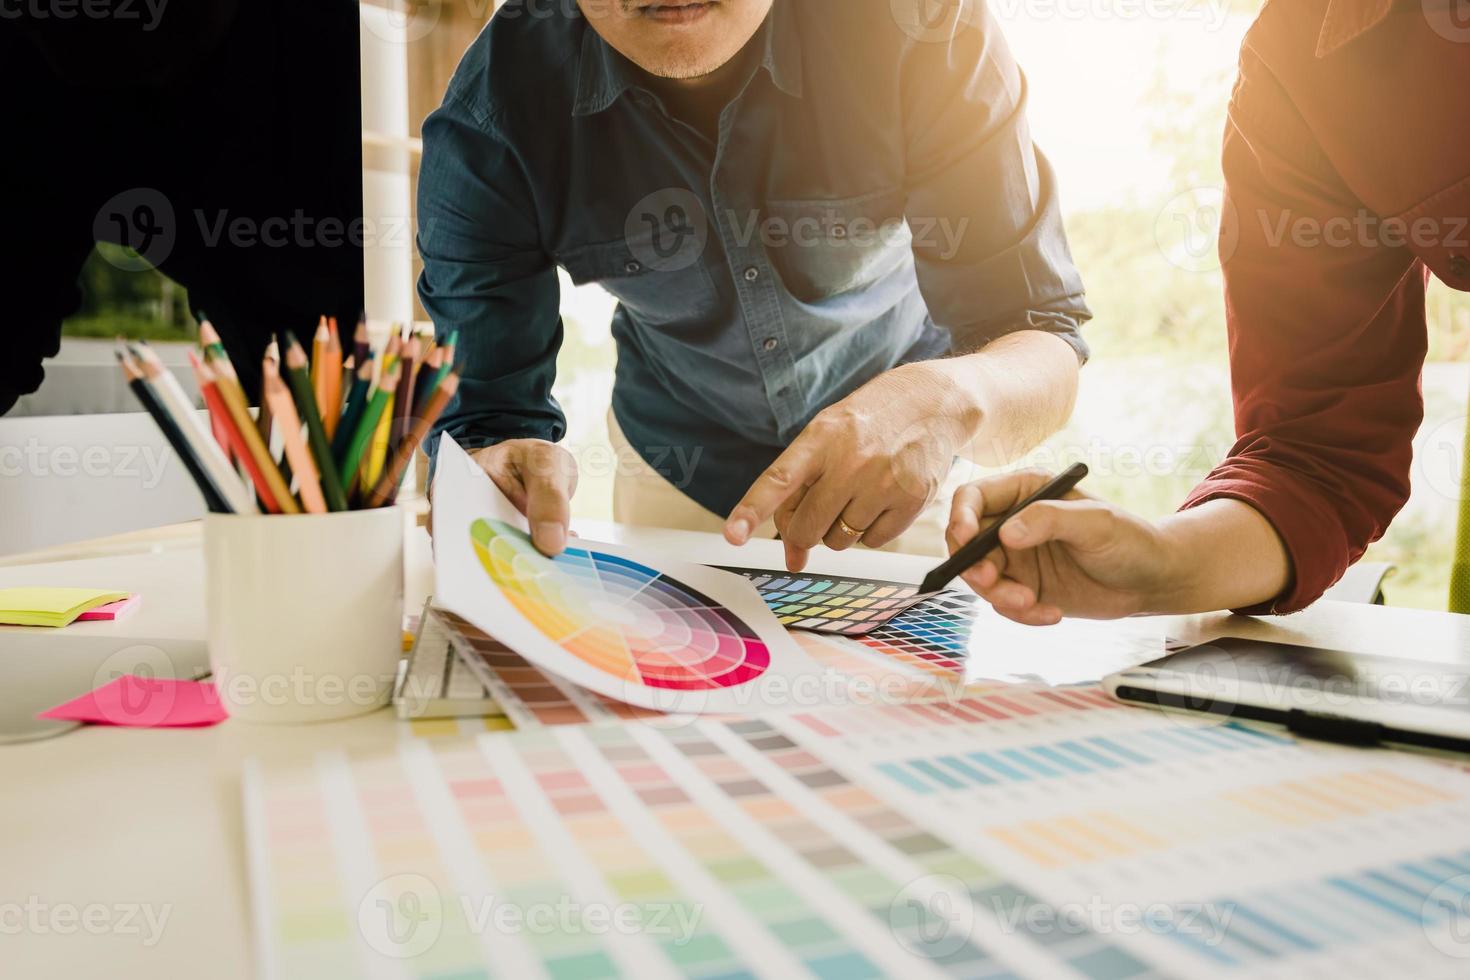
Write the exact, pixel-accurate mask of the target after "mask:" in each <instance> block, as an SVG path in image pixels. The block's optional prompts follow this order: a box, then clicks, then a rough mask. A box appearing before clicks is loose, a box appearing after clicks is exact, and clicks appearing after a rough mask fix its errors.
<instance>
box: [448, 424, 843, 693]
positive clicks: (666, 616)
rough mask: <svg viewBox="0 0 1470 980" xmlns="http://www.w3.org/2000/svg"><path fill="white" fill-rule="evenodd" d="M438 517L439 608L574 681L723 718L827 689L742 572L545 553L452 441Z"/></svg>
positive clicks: (644, 553)
mask: <svg viewBox="0 0 1470 980" xmlns="http://www.w3.org/2000/svg"><path fill="white" fill-rule="evenodd" d="M433 520H434V552H435V604H436V605H439V606H441V607H442V608H444V609H448V610H449V611H451V612H454V613H457V614H459V615H460V616H463V617H464V618H465V619H467V620H469V621H470V622H471V623H473V624H474V625H475V626H477V627H479V628H480V629H482V630H484V631H485V632H486V633H488V634H490V635H491V636H493V637H495V638H496V639H498V640H500V641H501V642H502V643H504V644H505V645H506V646H508V647H510V648H511V649H513V650H515V651H516V652H517V653H519V654H520V655H521V656H523V657H525V658H526V659H527V660H529V661H531V662H532V663H534V664H536V665H537V666H538V667H541V668H543V669H545V670H548V671H551V672H552V673H554V674H557V675H558V676H560V677H563V678H565V679H567V680H569V681H571V682H572V683H574V684H580V685H581V686H583V687H586V688H589V689H591V690H593V691H596V692H598V693H599V694H604V695H606V696H608V697H612V698H617V699H618V700H620V701H626V702H628V703H629V704H635V705H638V706H640V707H644V708H653V709H656V710H660V711H670V712H681V713H684V712H687V713H701V712H712V713H721V714H724V713H741V714H754V713H763V712H770V711H789V710H796V709H799V708H810V707H813V706H815V702H814V700H813V698H814V697H816V696H817V695H818V694H819V692H821V691H822V690H823V686H822V683H821V675H822V670H823V668H822V667H821V666H820V665H818V664H817V663H816V662H814V661H813V660H811V658H809V657H808V656H807V655H806V654H805V653H804V652H802V650H801V649H800V647H798V646H797V645H796V643H795V642H794V641H793V640H792V639H791V638H790V637H789V636H788V635H787V633H786V631H785V630H784V629H782V628H781V625H780V624H779V623H778V622H777V621H776V617H775V616H774V615H772V613H771V612H770V610H769V609H768V608H767V607H766V604H765V602H764V601H763V600H762V599H761V597H760V594H759V593H758V592H756V590H755V588H754V587H753V586H752V585H751V584H750V583H749V582H748V581H747V580H746V579H744V578H742V577H741V576H739V575H734V574H731V573H729V572H722V571H719V570H718V569H713V568H708V567H706V566H704V565H696V564H692V563H689V562H683V561H678V560H675V559H672V558H668V557H665V556H662V555H659V554H657V553H653V552H650V551H648V550H646V549H642V548H629V547H625V546H621V545H612V544H603V543H599V542H593V541H586V540H583V539H581V538H573V539H571V540H570V542H569V547H568V550H567V552H566V554H565V555H564V556H561V557H559V558H558V559H557V560H556V561H554V562H553V561H550V560H548V559H546V558H544V557H542V556H540V555H538V554H536V553H535V552H534V550H533V549H531V548H530V547H529V546H528V544H527V542H526V539H525V538H524V535H525V533H526V530H527V526H526V520H525V518H524V517H522V516H521V515H520V513H518V512H517V511H516V509H515V507H514V506H513V505H512V504H511V503H510V501H509V500H507V499H506V498H505V495H504V494H502V493H501V492H500V490H499V488H497V487H496V486H495V484H494V482H493V481H492V480H491V479H490V478H489V477H488V476H486V475H485V473H484V472H483V471H482V470H481V469H480V468H479V466H478V465H476V464H475V462H474V461H473V460H471V459H470V458H469V456H468V455H467V454H466V453H465V452H464V450H463V449H461V448H460V447H459V445H458V444H457V443H455V442H454V440H453V439H451V438H449V437H448V436H445V437H443V438H441V440H440V445H439V454H438V466H437V472H436V477H435V481H434V515H433ZM477 528H478V530H477ZM517 532H518V533H517ZM474 534H478V535H479V537H480V546H479V547H478V548H477V545H476V540H475V537H474V536H473V535H474ZM487 561H488V562H489V563H490V565H491V567H493V568H495V569H496V570H497V571H496V573H495V574H494V575H492V573H491V571H489V570H488V569H487V565H486V563H487ZM497 575H498V576H499V577H498V579H497V577H496V576H497ZM598 664H603V665H604V666H598Z"/></svg>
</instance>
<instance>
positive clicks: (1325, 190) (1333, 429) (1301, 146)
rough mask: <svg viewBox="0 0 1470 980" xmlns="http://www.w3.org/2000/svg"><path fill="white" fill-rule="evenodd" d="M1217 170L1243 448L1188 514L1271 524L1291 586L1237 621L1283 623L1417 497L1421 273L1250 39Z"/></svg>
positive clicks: (1195, 497)
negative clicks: (1225, 505) (1241, 510)
mask: <svg viewBox="0 0 1470 980" xmlns="http://www.w3.org/2000/svg"><path fill="white" fill-rule="evenodd" d="M1224 170H1225V182H1226V205H1225V211H1224V215H1223V220H1222V234H1221V239H1220V251H1221V260H1222V263H1223V269H1224V279H1225V303H1226V318H1227V323H1228V327H1229V335H1230V367H1231V386H1232V391H1233V396H1234V402H1235V428H1236V436H1237V442H1236V443H1235V446H1234V447H1233V448H1232V450H1231V452H1230V455H1229V457H1228V458H1227V459H1226V460H1225V461H1224V462H1223V463H1221V464H1220V465H1219V466H1218V467H1217V468H1216V469H1215V470H1214V471H1213V472H1212V473H1211V474H1210V475H1209V476H1208V477H1207V478H1206V479H1205V481H1204V482H1203V483H1201V484H1200V485H1199V486H1198V487H1197V488H1195V490H1194V491H1193V493H1191V495H1190V496H1189V498H1188V500H1187V501H1186V502H1185V504H1184V507H1185V508H1189V507H1194V506H1198V505H1199V504H1201V503H1204V502H1205V501H1208V500H1214V499H1217V498H1221V497H1229V498H1234V499H1237V500H1242V501H1244V502H1246V503H1248V504H1250V505H1251V506H1252V507H1254V508H1255V509H1256V510H1258V511H1260V512H1261V514H1263V515H1264V516H1265V517H1266V519H1267V520H1269V521H1270V522H1271V524H1272V525H1273V526H1274V527H1275V529H1276V531H1277V533H1278V534H1279V535H1280V536H1281V539H1282V541H1283V542H1284V543H1285V546H1286V550H1287V552H1288V553H1289V555H1290V558H1291V562H1292V568H1293V579H1292V583H1291V585H1289V586H1288V587H1287V590H1286V591H1285V592H1284V593H1283V594H1282V595H1280V596H1277V597H1276V598H1275V600H1274V601H1271V602H1267V603H1264V604H1262V605H1261V606H1258V607H1255V608H1252V609H1248V610H1239V611H1240V612H1246V613H1265V612H1271V613H1287V612H1293V611H1295V610H1298V609H1300V608H1302V607H1303V606H1306V605H1307V604H1309V603H1311V602H1312V601H1313V600H1315V599H1316V598H1318V597H1319V596H1320V595H1321V594H1322V593H1323V591H1325V590H1326V589H1327V588H1328V587H1329V586H1330V585H1332V584H1333V583H1334V582H1336V581H1337V580H1338V579H1339V578H1340V577H1341V576H1342V574H1343V572H1344V571H1346V569H1347V567H1348V566H1349V565H1350V564H1352V563H1353V562H1354V561H1356V560H1357V559H1358V558H1359V557H1361V556H1362V554H1363V551H1364V550H1365V549H1366V548H1367V546H1368V545H1369V544H1370V543H1371V542H1373V541H1375V540H1377V539H1378V538H1379V537H1380V536H1381V535H1382V534H1383V532H1384V530H1385V529H1386V528H1387V527H1388V524H1389V522H1390V521H1391V520H1392V519H1393V517H1394V515H1395V514H1397V513H1398V511H1399V509H1400V508H1401V507H1402V506H1403V505H1404V503H1405V501H1406V500H1407V499H1408V496H1409V468H1410V461H1411V455H1412V439H1413V436H1414V433H1415V431H1416V430H1417V429H1418V427H1419V424H1420V422H1421V421H1422V418H1423V402H1422V397H1421V394H1420V388H1419V375H1420V371H1421V368H1422V366H1423V362H1424V356H1425V351H1426V345H1427V331H1426V327H1425V318H1424V289H1425V276H1426V274H1427V273H1426V270H1425V267H1424V265H1423V263H1422V262H1420V261H1419V260H1418V259H1417V258H1416V257H1415V256H1414V255H1413V254H1412V253H1411V252H1410V251H1409V250H1408V249H1407V248H1403V247H1392V246H1391V245H1389V244H1385V243H1384V241H1383V240H1382V239H1381V238H1375V236H1374V235H1372V234H1363V233H1361V231H1360V230H1359V229H1360V228H1361V227H1362V225H1363V222H1365V221H1370V220H1372V219H1371V213H1370V212H1369V211H1368V209H1367V208H1366V207H1365V206H1364V205H1363V204H1362V203H1361V202H1360V201H1359V200H1358V198H1357V196H1356V195H1354V194H1353V193H1352V191H1351V190H1350V189H1349V187H1348V186H1347V185H1346V183H1345V182H1344V181H1343V179H1342V178H1341V177H1340V176H1339V174H1338V172H1337V170H1336V169H1335V168H1334V167H1333V165H1332V162H1331V160H1330V159H1329V157H1328V155H1327V154H1326V153H1325V152H1324V151H1323V149H1322V148H1321V147H1320V146H1319V145H1318V144H1317V143H1316V141H1315V140H1314V139H1313V137H1312V134H1311V129H1310V127H1309V125H1308V123H1307V122H1306V121H1305V120H1304V119H1303V118H1302V117H1301V115H1300V114H1299V113H1298V111H1297V108H1296V107H1295V106H1294V105H1293V102H1292V99H1291V96H1290V93H1289V92H1288V91H1286V90H1285V89H1283V87H1282V86H1281V84H1280V83H1279V81H1278V80H1277V78H1276V77H1275V75H1273V73H1272V72H1271V71H1270V70H1268V68H1267V67H1266V65H1265V64H1264V63H1263V62H1262V60H1261V59H1260V58H1259V57H1258V56H1257V55H1256V54H1255V53H1253V52H1252V50H1251V48H1250V43H1249V40H1247V45H1246V47H1245V48H1244V49H1243V50H1242V54H1241V68H1240V77H1239V79H1238V81H1237V83H1236V88H1235V92H1234V94H1233V96H1232V98H1231V104H1230V113H1229V121H1228V123H1227V125H1226V131H1225V145H1224Z"/></svg>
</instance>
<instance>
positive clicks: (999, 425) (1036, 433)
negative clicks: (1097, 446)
mask: <svg viewBox="0 0 1470 980" xmlns="http://www.w3.org/2000/svg"><path fill="white" fill-rule="evenodd" d="M916 366H918V365H916ZM922 367H924V368H925V369H926V371H927V373H928V374H929V375H930V378H931V379H932V380H933V381H934V382H936V383H937V384H938V386H939V387H938V389H937V390H940V391H942V392H943V394H942V395H941V396H940V397H941V398H942V399H943V404H944V406H945V410H944V412H943V414H944V417H945V418H946V419H947V420H949V422H950V425H951V429H952V435H953V439H954V442H955V445H956V452H957V453H958V454H959V455H961V456H964V457H965V458H966V459H969V460H971V461H973V462H975V463H979V464H980V465H982V466H1000V465H1004V464H1005V463H1009V462H1012V461H1013V460H1015V459H1016V458H1017V457H1019V456H1020V455H1022V454H1023V453H1025V452H1027V451H1028V450H1031V449H1033V448H1035V447H1036V445H1037V444H1039V443H1040V442H1041V441H1042V440H1043V439H1045V438H1047V437H1048V436H1050V435H1052V434H1053V433H1054V432H1056V431H1057V430H1058V429H1060V428H1061V427H1062V426H1063V425H1064V424H1065V423H1066V421H1067V419H1068V418H1069V417H1070V416H1071V414H1072V406H1073V405H1074V404H1075V403H1076V400H1077V376H1078V363H1077V352H1076V351H1075V350H1074V349H1073V348H1072V346H1071V345H1070V344H1068V343H1067V342H1066V341H1065V340H1062V339H1061V338H1060V337H1057V336H1056V335H1055V334H1050V333H1046V332H1045V331H1041V330H1021V331H1018V332H1016V333H1012V334H1007V335H1006V336H1004V337H1001V338H1000V339H998V340H996V341H993V342H992V343H990V344H987V345H986V346H985V347H984V348H983V349H982V350H978V351H975V352H974V353H972V354H962V355H960V356H959V357H950V358H945V359H943V360H937V361H926V362H924V363H923V365H922Z"/></svg>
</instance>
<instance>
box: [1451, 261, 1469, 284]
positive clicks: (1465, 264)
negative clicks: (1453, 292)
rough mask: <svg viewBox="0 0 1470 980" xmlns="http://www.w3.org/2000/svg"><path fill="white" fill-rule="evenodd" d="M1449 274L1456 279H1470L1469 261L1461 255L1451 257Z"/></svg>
mask: <svg viewBox="0 0 1470 980" xmlns="http://www.w3.org/2000/svg"><path fill="white" fill-rule="evenodd" d="M1450 272H1452V273H1453V274H1454V275H1455V277H1456V278H1459V279H1470V259H1467V258H1465V256H1463V255H1451V256H1450Z"/></svg>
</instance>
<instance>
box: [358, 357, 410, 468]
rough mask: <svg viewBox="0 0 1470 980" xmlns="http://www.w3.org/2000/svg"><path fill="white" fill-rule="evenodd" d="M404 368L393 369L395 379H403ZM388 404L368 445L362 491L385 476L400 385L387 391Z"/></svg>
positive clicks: (384, 407)
mask: <svg viewBox="0 0 1470 980" xmlns="http://www.w3.org/2000/svg"><path fill="white" fill-rule="evenodd" d="M405 370H406V369H405V368H404V366H403V364H402V362H400V363H399V364H398V365H396V366H395V367H394V368H393V374H394V377H395V379H397V378H401V377H402V376H403V372H404V371H405ZM387 391H388V402H387V404H385V405H384V406H383V415H382V417H381V418H379V419H378V425H377V428H375V429H374V430H373V440H372V442H370V443H369V444H368V450H367V454H366V455H365V456H364V457H363V460H362V489H363V490H364V491H367V490H369V489H371V488H372V486H373V484H375V483H377V482H378V478H379V477H380V476H382V475H383V466H384V464H386V463H387V461H388V446H389V443H390V442H391V441H392V431H393V404H394V402H395V401H396V400H397V397H398V395H397V391H398V384H397V382H396V381H395V384H394V385H393V386H392V387H390V388H388V389H387Z"/></svg>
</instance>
